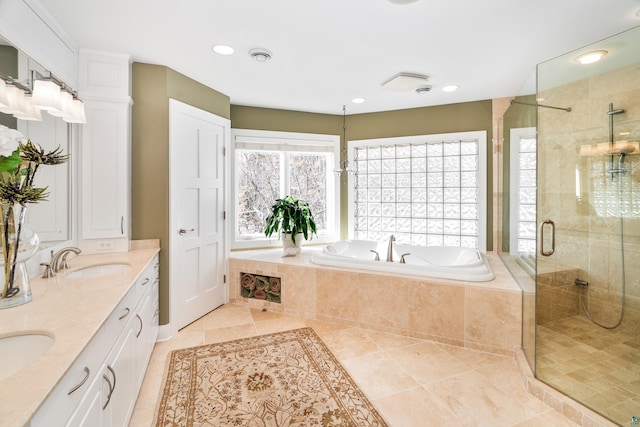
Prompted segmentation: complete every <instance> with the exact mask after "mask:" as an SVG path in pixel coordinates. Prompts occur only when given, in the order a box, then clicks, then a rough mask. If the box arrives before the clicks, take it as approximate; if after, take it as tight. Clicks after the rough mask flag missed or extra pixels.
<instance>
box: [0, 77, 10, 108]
mask: <svg viewBox="0 0 640 427" xmlns="http://www.w3.org/2000/svg"><path fill="white" fill-rule="evenodd" d="M8 106H9V99H8V98H7V84H6V83H5V82H4V80H2V79H0V108H6V107H8Z"/></svg>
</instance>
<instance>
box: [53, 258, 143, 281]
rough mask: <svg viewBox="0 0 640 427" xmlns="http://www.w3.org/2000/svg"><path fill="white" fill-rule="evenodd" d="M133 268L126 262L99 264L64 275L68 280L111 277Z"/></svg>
mask: <svg viewBox="0 0 640 427" xmlns="http://www.w3.org/2000/svg"><path fill="white" fill-rule="evenodd" d="M130 268H131V264H127V263H125V262H114V263H109V264H98V265H90V266H87V267H82V268H79V269H77V270H73V271H70V272H68V273H66V274H65V275H64V277H66V278H68V279H88V278H92V277H102V276H110V275H112V274H118V273H121V272H123V271H126V270H128V269H130Z"/></svg>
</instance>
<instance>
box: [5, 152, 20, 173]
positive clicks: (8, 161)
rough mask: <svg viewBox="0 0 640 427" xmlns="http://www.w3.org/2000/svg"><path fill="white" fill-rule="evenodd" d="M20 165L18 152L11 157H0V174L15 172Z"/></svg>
mask: <svg viewBox="0 0 640 427" xmlns="http://www.w3.org/2000/svg"><path fill="white" fill-rule="evenodd" d="M20 163H22V159H21V158H20V150H16V151H14V152H13V153H11V156H9V157H5V156H0V172H9V171H13V170H15V169H16V168H17V167H18V166H20Z"/></svg>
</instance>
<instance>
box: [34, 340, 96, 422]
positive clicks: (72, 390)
mask: <svg viewBox="0 0 640 427" xmlns="http://www.w3.org/2000/svg"><path fill="white" fill-rule="evenodd" d="M103 333H104V328H102V329H100V331H99V332H98V334H97V335H96V336H95V337H94V338H93V339H92V340H91V342H90V343H89V345H88V346H87V347H86V348H85V349H84V351H83V352H82V353H81V354H80V356H79V357H78V359H76V361H75V362H74V363H73V365H71V368H69V370H68V371H67V373H66V374H65V375H64V376H63V377H62V379H61V380H60V382H59V383H58V384H57V385H56V387H55V388H54V389H53V391H52V392H51V394H50V395H49V397H48V398H47V400H46V401H45V402H44V404H43V405H42V406H41V407H40V409H39V410H38V412H36V414H35V415H34V417H33V419H32V420H31V424H30V425H31V426H32V427H38V426H54V425H56V426H59V425H64V424H65V423H66V422H67V420H68V419H69V417H70V416H71V414H72V413H73V411H74V410H75V408H76V406H78V404H79V403H80V401H81V400H82V398H83V396H84V395H85V394H86V392H87V391H88V390H89V386H90V385H91V384H92V383H93V381H94V379H95V378H96V376H97V375H98V373H99V370H100V368H101V366H102V362H103V360H104V357H105V354H106V352H107V350H108V347H107V346H106V343H105V340H104V335H103Z"/></svg>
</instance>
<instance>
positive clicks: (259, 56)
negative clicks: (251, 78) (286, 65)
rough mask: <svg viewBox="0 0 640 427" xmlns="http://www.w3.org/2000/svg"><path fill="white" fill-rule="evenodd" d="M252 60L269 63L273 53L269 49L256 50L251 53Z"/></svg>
mask: <svg viewBox="0 0 640 427" xmlns="http://www.w3.org/2000/svg"><path fill="white" fill-rule="evenodd" d="M249 55H250V56H251V59H253V60H254V61H258V62H267V61H269V60H270V59H271V52H269V51H268V50H267V49H262V48H255V49H251V50H250V51H249Z"/></svg>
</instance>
